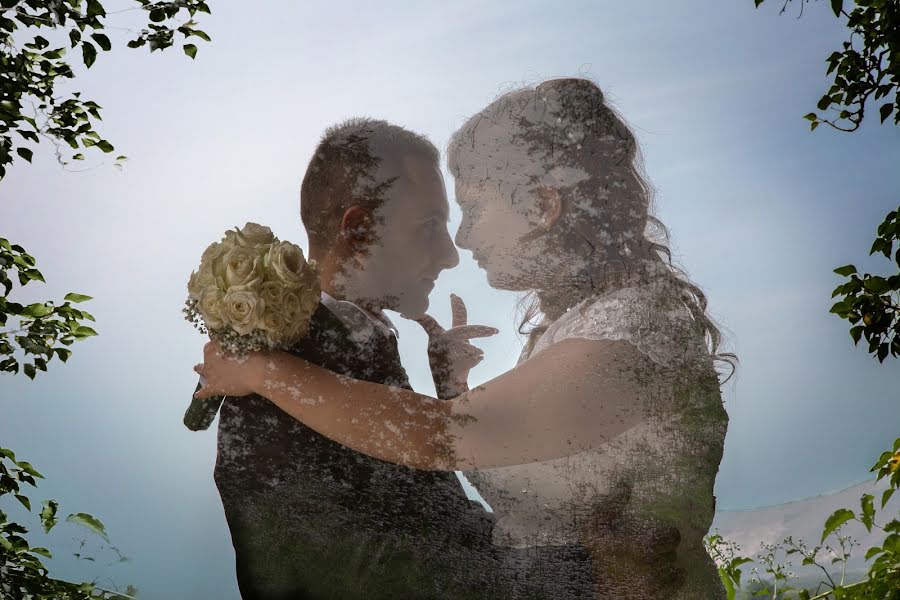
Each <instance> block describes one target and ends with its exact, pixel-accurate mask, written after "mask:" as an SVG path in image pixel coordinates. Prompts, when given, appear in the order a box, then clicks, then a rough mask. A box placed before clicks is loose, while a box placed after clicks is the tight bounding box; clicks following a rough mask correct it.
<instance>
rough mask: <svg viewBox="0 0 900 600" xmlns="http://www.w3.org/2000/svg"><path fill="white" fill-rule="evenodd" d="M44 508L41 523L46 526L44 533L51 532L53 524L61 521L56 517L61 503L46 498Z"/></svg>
mask: <svg viewBox="0 0 900 600" xmlns="http://www.w3.org/2000/svg"><path fill="white" fill-rule="evenodd" d="M43 504H44V508H43V509H42V510H41V524H43V526H44V533H50V530H51V529H53V526H54V525H56V524H57V523H58V522H59V521H58V519H57V518H56V511H57V510H58V509H59V503H58V502H57V501H56V500H44V502H43Z"/></svg>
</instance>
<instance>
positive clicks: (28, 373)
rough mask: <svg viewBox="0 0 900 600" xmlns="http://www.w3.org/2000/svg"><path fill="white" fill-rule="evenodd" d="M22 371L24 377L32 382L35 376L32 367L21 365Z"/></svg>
mask: <svg viewBox="0 0 900 600" xmlns="http://www.w3.org/2000/svg"><path fill="white" fill-rule="evenodd" d="M22 370H23V371H24V372H25V375H26V376H27V377H28V378H29V379H32V380H33V379H34V376H35V374H36V371H35V370H34V365H31V364H24V365H22Z"/></svg>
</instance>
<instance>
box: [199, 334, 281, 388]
mask: <svg viewBox="0 0 900 600" xmlns="http://www.w3.org/2000/svg"><path fill="white" fill-rule="evenodd" d="M263 354H264V353H263V352H250V353H248V354H247V356H246V357H243V358H235V357H234V356H231V355H228V354H226V353H225V351H224V350H222V348H221V347H220V346H219V345H218V344H217V343H216V342H207V344H206V345H205V346H204V347H203V362H202V363H200V364H198V365H196V366H194V371H196V372H197V373H199V374H200V383H201V385H202V387H201V388H200V389H199V390H197V392H196V393H195V394H194V398H209V397H212V396H247V395H250V394H253V393H256V391H257V390H256V387H257V382H258V381H260V380H261V373H262V363H263Z"/></svg>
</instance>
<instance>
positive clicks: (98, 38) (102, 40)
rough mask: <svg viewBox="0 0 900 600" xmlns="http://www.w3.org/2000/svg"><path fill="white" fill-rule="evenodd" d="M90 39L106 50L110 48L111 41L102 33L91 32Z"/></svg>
mask: <svg viewBox="0 0 900 600" xmlns="http://www.w3.org/2000/svg"><path fill="white" fill-rule="evenodd" d="M91 39H93V40H94V41H95V42H97V45H98V46H100V47H101V48H103V50H105V51H107V52H109V51H110V50H111V49H112V43H111V42H110V41H109V38H108V37H106V36H105V35H103V34H102V33H92V34H91Z"/></svg>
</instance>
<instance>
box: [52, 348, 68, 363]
mask: <svg viewBox="0 0 900 600" xmlns="http://www.w3.org/2000/svg"><path fill="white" fill-rule="evenodd" d="M53 351H54V352H56V355H57V356H59V360H61V361H63V362H66V361H67V360H69V357H70V356H72V351H71V350H69V349H68V348H54V349H53Z"/></svg>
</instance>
